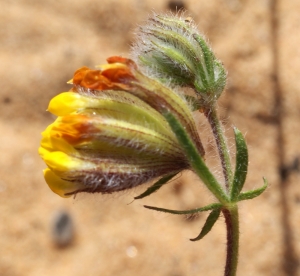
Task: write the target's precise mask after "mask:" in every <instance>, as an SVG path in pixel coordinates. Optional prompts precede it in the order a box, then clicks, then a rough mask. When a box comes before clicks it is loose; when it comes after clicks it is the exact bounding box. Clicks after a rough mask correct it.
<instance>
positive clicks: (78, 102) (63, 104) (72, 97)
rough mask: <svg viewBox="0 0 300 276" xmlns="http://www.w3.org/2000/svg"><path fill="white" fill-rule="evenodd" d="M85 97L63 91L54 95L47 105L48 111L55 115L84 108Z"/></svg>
mask: <svg viewBox="0 0 300 276" xmlns="http://www.w3.org/2000/svg"><path fill="white" fill-rule="evenodd" d="M87 100H88V99H87V98H86V97H83V96H81V95H80V94H78V93H74V92H64V93H61V94H59V95H57V96H56V97H54V98H53V99H52V100H51V101H50V103H49V106H48V111H49V112H51V113H52V114H54V115H56V116H64V115H67V114H70V113H72V112H75V111H77V110H78V109H80V108H84V107H85V106H86V104H87Z"/></svg>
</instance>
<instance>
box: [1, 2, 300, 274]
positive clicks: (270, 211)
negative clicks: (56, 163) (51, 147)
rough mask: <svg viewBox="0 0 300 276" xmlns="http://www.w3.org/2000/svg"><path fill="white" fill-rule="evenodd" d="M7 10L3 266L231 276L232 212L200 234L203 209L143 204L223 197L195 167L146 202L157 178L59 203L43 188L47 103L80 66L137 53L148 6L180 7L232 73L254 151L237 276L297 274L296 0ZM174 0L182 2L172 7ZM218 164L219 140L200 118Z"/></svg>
mask: <svg viewBox="0 0 300 276" xmlns="http://www.w3.org/2000/svg"><path fill="white" fill-rule="evenodd" d="M0 2H1V9H0V25H1V27H0V41H1V44H0V59H1V64H0V75H1V80H2V81H1V83H2V86H1V89H0V105H1V108H0V133H1V136H0V139H1V143H0V149H1V155H0V176H1V177H0V221H1V223H0V252H1V254H0V275H1V276H27V275H30V276H37V275H43V276H48V275H49V276H50V275H64V276H71V275H72V276H85V275H89V276H93V275H95V276H96V275H107V276H110V275H122V276H123V275H124V276H127V275H128V276H132V275H143V276H148V275H149V276H150V275H151V276H152V275H158V276H160V275H161V276H187V275H188V276H192V275H207V276H210V275H212V276H216V275H222V274H223V267H224V262H225V243H226V240H225V238H226V233H225V227H224V226H225V225H224V219H223V217H222V218H220V219H219V221H218V222H217V224H216V226H215V227H214V228H213V230H212V231H211V233H209V235H207V236H206V237H205V238H204V239H203V240H201V241H198V242H191V241H190V240H189V239H190V238H194V237H196V236H197V235H198V234H199V232H200V230H201V226H202V225H203V223H204V222H205V219H206V217H207V214H206V213H204V214H201V215H199V216H198V217H194V218H186V217H181V216H173V215H166V214H162V213H156V212H154V211H150V210H146V209H144V208H143V205H144V204H147V205H154V206H158V207H164V208H170V209H178V210H184V209H191V208H196V207H200V206H204V205H205V204H208V203H211V202H213V201H214V199H213V197H212V196H211V195H210V194H209V193H208V192H207V190H206V188H205V187H204V186H203V185H202V183H201V182H200V181H198V180H197V177H196V176H195V175H194V174H192V173H191V172H186V173H184V174H183V176H182V177H181V178H179V179H177V180H176V181H173V182H171V183H170V184H169V185H167V186H165V187H163V188H162V189H161V190H160V191H159V192H157V193H155V194H154V195H152V196H150V197H149V198H146V199H143V200H140V201H134V202H132V201H133V197H134V196H135V195H137V194H139V193H140V192H142V191H143V190H144V189H145V188H146V187H147V186H145V185H144V186H142V187H140V188H136V189H134V190H132V191H129V192H126V193H119V194H117V195H109V196H107V195H106V196H103V195H100V194H93V195H90V194H79V195H78V196H77V197H76V198H75V199H74V198H70V199H63V198H60V197H59V196H57V195H56V194H54V193H52V192H51V191H50V189H49V188H48V186H47V185H46V183H45V181H44V179H43V176H42V169H43V168H45V164H44V163H43V161H42V160H41V159H40V157H39V156H38V153H37V149H38V147H39V143H40V139H41V136H40V133H41V132H42V131H43V130H44V129H45V128H46V126H47V125H48V124H49V123H51V122H52V121H53V120H54V117H53V116H52V115H50V114H49V113H47V112H46V111H45V110H46V109H47V105H48V102H49V100H50V99H51V98H52V97H53V96H54V95H56V94H58V93H60V92H62V91H66V90H68V89H69V86H68V85H67V84H66V82H67V81H68V80H69V79H71V78H72V76H73V72H74V71H75V70H76V69H77V68H79V67H81V66H83V65H86V66H91V67H93V66H94V65H97V64H101V63H104V62H105V59H106V58H107V57H109V56H111V55H123V56H127V55H128V53H129V49H130V45H131V43H132V42H133V39H134V30H135V28H136V27H137V26H138V24H142V23H143V22H144V20H146V18H147V17H148V15H149V14H151V13H152V11H156V12H168V11H170V9H174V7H176V6H178V7H181V6H184V7H185V8H186V9H187V11H188V12H187V13H186V14H187V15H190V16H192V17H193V18H194V20H195V22H196V23H197V25H198V27H199V30H200V31H201V32H202V33H204V34H205V35H206V36H207V38H208V39H209V41H210V43H211V45H212V47H213V49H214V50H215V52H216V54H217V56H218V57H219V58H220V59H221V60H222V61H223V63H224V66H225V67H226V69H227V70H228V83H227V88H226V91H225V93H224V94H223V95H222V97H221V99H220V102H219V111H220V114H221V117H222V119H223V121H224V127H225V128H226V130H227V132H228V135H229V137H230V138H229V144H230V145H231V148H232V154H234V140H233V138H232V126H233V125H234V126H237V127H238V128H239V129H240V130H241V131H242V132H243V133H244V134H245V135H246V140H247V143H248V146H249V155H250V156H249V158H250V164H249V174H248V178H247V182H246V185H245V188H244V189H245V190H247V189H253V188H258V187H260V186H261V185H262V184H263V180H262V177H263V176H264V177H266V178H267V179H268V181H269V183H270V185H269V188H268V190H267V191H266V192H265V193H264V194H262V195H261V196H260V197H258V198H256V199H254V200H251V201H244V202H242V203H241V204H240V215H241V217H240V227H241V241H240V242H241V246H240V262H239V268H238V275H245V276H250V275H256V276H260V275H262V276H274V275H276V276H281V275H287V276H296V275H300V263H299V260H300V227H299V225H300V187H299V183H300V169H299V158H300V147H299V145H300V138H299V137H300V124H299V116H300V81H299V73H300V58H299V57H300V50H299V49H300V48H299V43H300V34H299V29H300V16H299V11H300V1H297V0H290V1H279V0H278V1H271V0H260V1H250V0H243V1H242V0H223V1H221V0H211V1H207V0H197V1H193V0H189V1H188V0H187V1H173V2H172V1H171V2H170V1H158V0H156V1H155V0H151V1H150V0H144V1H140V0H126V1H122V0H101V1H94V0H86V1H79V0H63V1H53V0H43V1H36V0H10V1H7V0H2V1H0ZM175 2H176V3H175ZM195 116H196V117H197V118H196V119H197V121H198V122H199V126H200V127H199V131H200V132H201V133H202V134H201V135H202V139H203V142H204V144H205V147H206V150H207V152H208V156H209V158H208V159H209V160H211V161H210V162H211V164H212V165H213V166H214V168H215V169H214V170H215V171H219V169H218V163H217V162H214V160H215V159H216V158H215V157H216V153H215V146H214V144H213V143H212V140H211V138H210V136H209V129H208V127H207V126H206V125H205V124H204V123H203V122H204V121H205V118H204V117H203V115H202V114H201V113H198V114H196V115H195Z"/></svg>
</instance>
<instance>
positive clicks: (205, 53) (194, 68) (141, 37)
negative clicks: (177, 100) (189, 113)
mask: <svg viewBox="0 0 300 276" xmlns="http://www.w3.org/2000/svg"><path fill="white" fill-rule="evenodd" d="M137 37H138V38H137V41H136V43H135V45H134V46H133V49H132V53H133V55H134V56H135V59H136V61H137V63H138V65H139V66H141V68H143V67H144V68H146V71H149V70H150V72H151V73H152V74H153V75H154V76H156V77H158V78H159V79H160V80H161V81H165V82H171V83H173V84H175V85H179V86H189V87H192V88H193V89H194V90H195V91H196V92H197V94H198V96H199V97H200V98H201V99H202V100H203V101H204V102H210V101H212V100H216V99H217V98H218V97H219V96H220V95H221V92H222V91H223V89H224V87H225V84H226V73H225V70H224V67H223V66H222V64H221V62H220V61H219V60H218V59H217V58H216V57H215V55H214V53H213V52H212V50H211V49H210V48H209V46H208V44H207V42H206V41H205V39H204V38H203V36H202V35H201V34H199V32H198V30H197V28H196V26H195V25H194V23H193V21H192V20H191V19H190V18H186V19H184V18H180V17H175V16H171V15H170V16H166V15H154V16H153V17H151V18H150V19H149V20H148V21H147V23H146V24H145V25H144V26H142V27H140V30H139V32H138V33H137Z"/></svg>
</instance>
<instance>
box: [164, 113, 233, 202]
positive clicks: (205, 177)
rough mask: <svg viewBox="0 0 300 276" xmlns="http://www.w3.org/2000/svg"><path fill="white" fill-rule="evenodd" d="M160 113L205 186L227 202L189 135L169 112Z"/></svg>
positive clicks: (221, 200)
mask: <svg viewBox="0 0 300 276" xmlns="http://www.w3.org/2000/svg"><path fill="white" fill-rule="evenodd" d="M162 115H163V116H164V117H165V119H166V120H167V122H168V123H169V125H170V127H171V128H172V130H173V132H174V134H175V135H176V137H177V139H178V142H179V144H180V145H181V146H182V148H183V149H184V150H185V153H186V157H187V158H188V161H189V162H190V165H191V166H192V168H193V170H194V171H195V173H196V174H197V175H198V176H199V177H200V179H201V180H202V181H203V183H204V184H205V185H206V187H207V188H208V189H209V190H210V191H211V192H212V193H213V194H214V196H215V197H216V198H217V199H218V200H219V201H220V202H221V203H223V204H225V203H227V202H229V198H228V196H227V195H226V193H225V192H224V190H223V189H222V187H221V185H220V184H219V182H218V181H217V180H216V178H215V177H214V175H213V174H212V173H211V172H210V170H209V169H208V167H207V166H206V165H205V163H204V161H203V159H202V157H201V155H200V154H199V153H198V151H197V149H196V147H195V145H194V143H193V142H192V141H191V139H190V137H189V136H188V134H187V133H186V131H185V129H184V128H183V126H182V125H181V124H180V122H179V121H178V120H177V119H176V117H175V116H174V115H173V114H172V113H170V112H165V113H163V114H162Z"/></svg>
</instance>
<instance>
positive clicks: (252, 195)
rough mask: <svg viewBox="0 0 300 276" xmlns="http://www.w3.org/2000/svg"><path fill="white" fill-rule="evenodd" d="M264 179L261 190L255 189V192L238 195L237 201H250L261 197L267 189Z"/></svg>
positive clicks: (266, 182)
mask: <svg viewBox="0 0 300 276" xmlns="http://www.w3.org/2000/svg"><path fill="white" fill-rule="evenodd" d="M263 179H264V185H263V186H262V187H261V188H258V189H255V190H251V191H248V192H244V193H240V194H239V196H238V198H237V200H238V201H242V200H247V199H252V198H255V197H258V196H259V195H261V194H262V193H263V192H264V191H265V189H266V188H267V187H268V181H267V180H266V179H265V178H263Z"/></svg>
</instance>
